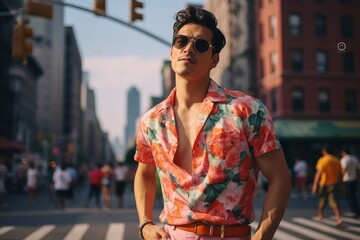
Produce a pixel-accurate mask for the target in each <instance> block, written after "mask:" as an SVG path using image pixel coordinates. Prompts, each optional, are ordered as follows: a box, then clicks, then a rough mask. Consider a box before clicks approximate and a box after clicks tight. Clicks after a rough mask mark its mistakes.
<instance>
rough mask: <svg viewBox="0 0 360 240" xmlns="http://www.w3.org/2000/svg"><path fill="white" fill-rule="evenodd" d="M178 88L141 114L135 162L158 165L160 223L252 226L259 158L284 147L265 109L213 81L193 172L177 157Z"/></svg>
mask: <svg viewBox="0 0 360 240" xmlns="http://www.w3.org/2000/svg"><path fill="white" fill-rule="evenodd" d="M175 94H176V89H174V90H173V91H172V92H171V93H170V95H169V97H168V98H167V99H166V100H164V101H163V102H162V103H160V104H158V105H157V106H155V107H154V108H152V109H151V110H149V111H148V112H147V113H145V114H144V116H143V117H142V118H141V121H140V125H139V128H138V131H137V140H136V143H137V149H136V154H135V160H136V161H138V162H142V163H144V164H153V165H156V167H157V172H158V175H159V178H160V182H161V186H162V193H163V201H164V209H163V211H162V213H161V215H160V221H161V222H163V223H166V224H171V225H180V224H187V223H191V222H208V223H214V224H249V223H251V222H252V221H253V220H254V210H253V199H254V193H255V189H256V182H257V177H258V172H259V171H258V166H257V163H256V160H255V158H256V157H259V156H260V155H262V154H264V153H266V152H269V151H272V150H275V149H278V148H280V147H281V146H280V143H279V141H278V138H277V135H276V132H275V127H274V125H273V122H272V120H271V117H270V115H269V113H268V111H267V109H266V107H265V106H264V105H263V104H262V103H261V102H260V101H259V100H257V99H255V98H253V97H251V96H249V95H246V94H244V93H242V92H238V91H231V90H228V89H225V88H222V87H220V86H218V85H217V84H216V83H215V82H214V81H213V80H211V82H210V86H209V90H208V94H207V96H206V98H205V99H204V102H203V106H202V109H201V112H200V115H199V118H198V123H197V128H196V139H195V142H194V145H193V149H192V173H191V174H189V173H188V172H186V171H185V170H184V169H183V168H181V167H179V166H178V165H176V164H175V163H174V162H173V160H174V156H175V153H176V150H177V145H178V135H177V128H176V122H175V115H174V97H175Z"/></svg>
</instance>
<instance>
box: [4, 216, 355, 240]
mask: <svg viewBox="0 0 360 240" xmlns="http://www.w3.org/2000/svg"><path fill="white" fill-rule="evenodd" d="M352 222H353V223H354V224H351V223H346V222H345V221H344V225H343V226H342V227H341V228H337V227H335V223H334V219H330V218H325V219H323V221H322V222H318V221H315V220H314V219H306V218H292V219H291V220H282V221H281V222H280V225H279V228H278V229H277V231H276V232H275V235H274V239H275V240H302V239H326V240H338V239H349V240H351V239H360V238H359V233H360V221H359V220H354V221H352ZM258 224H259V223H258V222H253V223H252V224H250V226H251V232H252V235H253V234H254V232H255V230H256V228H257V226H258ZM56 227H62V226H55V225H43V226H41V227H39V228H37V229H36V227H34V229H35V231H33V232H32V233H30V234H29V235H28V236H27V237H26V238H25V239H24V240H43V239H45V238H46V239H51V238H52V234H53V235H55V234H57V232H56V231H54V233H51V231H53V230H54V229H55V228H56ZM90 227H91V224H89V223H78V224H75V225H74V226H73V227H72V228H71V229H70V230H69V231H68V232H67V233H63V235H64V236H65V237H64V238H63V239H62V240H85V239H84V238H85V234H86V233H87V232H88V230H89V228H90ZM125 227H126V225H125V223H122V222H116V223H110V224H109V225H108V227H107V230H106V232H105V236H104V237H103V238H102V239H104V240H124V237H125ZM20 229H21V228H20ZM66 229H67V228H66ZM16 230H17V227H15V226H2V227H0V236H1V237H0V239H2V238H3V237H8V236H7V235H6V234H7V233H8V232H9V231H11V233H9V234H11V235H13V234H14V233H16V232H14V231H16ZM129 231H131V232H132V231H134V227H133V226H132V227H130V230H129ZM9 236H10V235H9ZM57 238H58V237H57Z"/></svg>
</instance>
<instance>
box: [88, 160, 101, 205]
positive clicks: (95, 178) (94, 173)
mask: <svg viewBox="0 0 360 240" xmlns="http://www.w3.org/2000/svg"><path fill="white" fill-rule="evenodd" d="M101 167H102V165H101V164H100V163H98V164H97V166H96V167H94V168H93V169H91V170H90V173H89V177H88V178H89V183H90V186H89V194H88V196H87V198H86V202H85V207H86V208H88V207H89V204H90V201H91V199H92V198H93V197H94V198H95V204H96V207H97V208H100V193H101V177H102V173H101Z"/></svg>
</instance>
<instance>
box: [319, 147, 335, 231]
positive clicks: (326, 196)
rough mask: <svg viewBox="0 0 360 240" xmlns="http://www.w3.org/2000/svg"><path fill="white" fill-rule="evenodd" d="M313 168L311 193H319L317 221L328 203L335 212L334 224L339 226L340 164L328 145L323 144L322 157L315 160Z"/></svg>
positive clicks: (320, 218) (321, 217) (322, 215)
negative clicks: (313, 175) (314, 170)
mask: <svg viewBox="0 0 360 240" xmlns="http://www.w3.org/2000/svg"><path fill="white" fill-rule="evenodd" d="M315 168H316V173H315V177H314V182H313V186H312V193H313V194H316V193H319V195H320V199H319V204H318V214H317V216H316V219H317V220H318V221H321V220H322V219H323V217H324V208H325V205H326V203H329V206H330V207H331V209H332V210H333V212H334V214H335V221H336V226H340V225H341V224H342V218H341V213H340V207H339V203H338V200H337V194H338V189H339V184H340V182H341V165H340V160H339V158H338V157H336V156H335V155H333V150H332V147H331V146H330V145H325V146H323V148H322V157H321V158H319V160H318V161H317V163H316V166H315Z"/></svg>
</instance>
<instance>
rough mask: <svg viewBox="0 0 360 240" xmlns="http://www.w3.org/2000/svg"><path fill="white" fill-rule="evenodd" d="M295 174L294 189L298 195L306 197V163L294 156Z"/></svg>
mask: <svg viewBox="0 0 360 240" xmlns="http://www.w3.org/2000/svg"><path fill="white" fill-rule="evenodd" d="M293 170H294V172H295V174H296V180H295V186H296V187H295V190H296V193H297V194H298V197H303V198H304V199H306V198H307V195H306V191H307V190H306V187H307V186H306V182H307V171H308V169H307V163H306V161H305V160H302V159H300V158H296V163H295V165H294V168H293Z"/></svg>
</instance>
